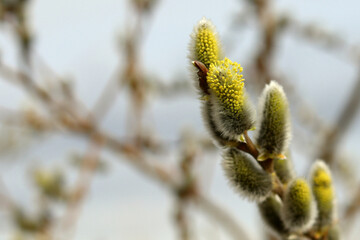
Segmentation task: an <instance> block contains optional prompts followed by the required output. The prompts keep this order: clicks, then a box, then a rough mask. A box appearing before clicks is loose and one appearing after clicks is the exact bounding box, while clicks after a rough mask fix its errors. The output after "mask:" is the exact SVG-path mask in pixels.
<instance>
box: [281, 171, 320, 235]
mask: <svg viewBox="0 0 360 240" xmlns="http://www.w3.org/2000/svg"><path fill="white" fill-rule="evenodd" d="M282 216H283V221H284V223H285V224H286V226H287V227H288V228H289V229H290V230H294V231H305V230H307V229H309V228H310V227H311V226H312V225H313V223H314V220H315V216H316V207H315V203H314V201H313V196H312V193H311V189H310V187H309V185H308V183H307V182H306V180H305V179H302V178H297V179H295V180H293V181H292V182H291V183H290V184H289V186H288V189H287V191H286V192H285V197H284V207H283V214H282Z"/></svg>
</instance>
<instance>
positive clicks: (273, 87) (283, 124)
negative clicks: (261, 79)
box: [256, 81, 290, 156]
mask: <svg viewBox="0 0 360 240" xmlns="http://www.w3.org/2000/svg"><path fill="white" fill-rule="evenodd" d="M259 101H260V111H259V114H260V117H261V120H260V121H259V123H260V126H259V130H258V134H257V137H256V140H257V144H258V146H259V148H260V152H261V153H262V154H268V155H270V156H271V155H273V156H276V155H279V154H283V153H284V152H285V150H286V149H287V146H288V142H289V139H290V121H289V118H290V117H289V106H288V101H287V98H286V95H285V93H284V90H283V88H282V87H281V86H280V85H279V84H278V83H277V82H276V81H271V82H270V84H268V85H266V87H265V89H264V91H263V93H262V96H261V98H260V100H259Z"/></svg>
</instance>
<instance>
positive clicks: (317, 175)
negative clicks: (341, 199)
mask: <svg viewBox="0 0 360 240" xmlns="http://www.w3.org/2000/svg"><path fill="white" fill-rule="evenodd" d="M310 184H311V189H312V192H313V195H314V198H315V202H316V205H317V209H318V215H317V218H316V225H317V227H318V228H321V227H324V226H327V225H329V224H331V223H332V221H333V214H334V198H335V197H334V195H335V194H334V188H333V185H332V177H331V173H330V169H329V168H328V167H327V165H326V164H325V163H324V162H323V161H321V160H317V161H316V162H315V163H314V164H313V166H312V169H311V172H310Z"/></svg>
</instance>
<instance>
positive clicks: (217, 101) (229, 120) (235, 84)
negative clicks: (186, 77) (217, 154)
mask: <svg viewBox="0 0 360 240" xmlns="http://www.w3.org/2000/svg"><path fill="white" fill-rule="evenodd" d="M241 72H242V67H241V66H240V64H238V63H236V62H232V61H231V60H229V59H227V58H225V59H224V60H222V61H216V62H214V63H212V64H211V65H210V68H209V72H208V74H207V83H208V86H209V92H210V98H209V101H211V104H212V108H213V109H212V116H213V120H214V123H215V125H216V126H217V128H218V129H219V130H220V131H221V132H222V135H223V136H224V137H225V138H229V139H232V140H239V138H240V136H241V134H243V133H244V131H246V130H249V129H251V128H252V127H253V126H254V123H255V111H254V109H253V106H252V104H251V103H250V101H249V99H248V97H247V94H246V92H245V88H244V79H243V75H241Z"/></svg>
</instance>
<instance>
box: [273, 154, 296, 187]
mask: <svg viewBox="0 0 360 240" xmlns="http://www.w3.org/2000/svg"><path fill="white" fill-rule="evenodd" d="M274 171H275V173H276V175H277V176H278V177H279V179H280V181H281V182H282V183H283V184H287V183H289V182H290V181H291V180H293V179H294V177H295V173H294V169H293V164H292V161H291V159H290V158H289V157H286V159H281V158H275V159H274Z"/></svg>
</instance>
